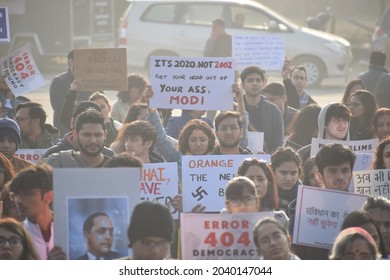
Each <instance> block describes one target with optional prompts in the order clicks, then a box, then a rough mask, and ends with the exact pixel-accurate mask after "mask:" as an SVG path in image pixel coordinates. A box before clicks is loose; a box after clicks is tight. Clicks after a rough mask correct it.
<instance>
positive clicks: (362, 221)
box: [341, 210, 387, 256]
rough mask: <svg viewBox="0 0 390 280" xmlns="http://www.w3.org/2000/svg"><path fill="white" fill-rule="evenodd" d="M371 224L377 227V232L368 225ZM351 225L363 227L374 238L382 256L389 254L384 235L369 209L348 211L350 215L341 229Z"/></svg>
mask: <svg viewBox="0 0 390 280" xmlns="http://www.w3.org/2000/svg"><path fill="white" fill-rule="evenodd" d="M370 225H372V226H373V227H374V228H375V230H376V232H370V231H369V229H368V228H367V227H369V226H370ZM350 227H361V228H363V229H365V230H366V231H367V232H368V233H369V234H370V235H371V236H372V238H373V239H374V241H375V243H376V244H377V247H378V249H379V251H380V253H381V254H382V256H386V255H387V253H386V247H385V245H384V243H383V237H382V234H381V231H380V229H379V226H378V224H377V223H376V222H375V221H374V219H373V218H372V217H371V216H370V214H369V213H368V212H367V211H364V210H356V211H352V212H350V213H348V215H347V216H346V217H345V219H344V221H343V223H342V225H341V230H343V229H346V228H350Z"/></svg>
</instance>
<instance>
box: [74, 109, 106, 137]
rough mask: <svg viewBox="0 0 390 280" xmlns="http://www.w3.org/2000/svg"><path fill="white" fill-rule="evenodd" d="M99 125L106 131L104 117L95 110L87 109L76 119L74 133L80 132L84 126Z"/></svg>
mask: <svg viewBox="0 0 390 280" xmlns="http://www.w3.org/2000/svg"><path fill="white" fill-rule="evenodd" d="M87 123H89V124H100V125H101V126H102V128H103V130H105V129H106V125H105V123H104V117H103V115H102V113H100V112H99V111H97V110H95V109H87V110H85V111H83V112H81V113H80V114H79V115H78V116H77V119H76V127H75V128H76V131H77V132H80V130H81V129H82V128H83V125H84V124H87Z"/></svg>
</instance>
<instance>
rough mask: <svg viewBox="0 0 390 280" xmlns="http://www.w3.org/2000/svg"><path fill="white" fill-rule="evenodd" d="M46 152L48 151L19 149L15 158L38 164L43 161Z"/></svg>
mask: <svg viewBox="0 0 390 280" xmlns="http://www.w3.org/2000/svg"><path fill="white" fill-rule="evenodd" d="M46 151H47V149H18V150H17V151H16V152H15V156H17V157H18V158H21V159H24V160H27V161H31V162H32V163H35V164H37V163H38V162H39V161H40V160H41V159H42V156H43V155H44V154H45V153H46Z"/></svg>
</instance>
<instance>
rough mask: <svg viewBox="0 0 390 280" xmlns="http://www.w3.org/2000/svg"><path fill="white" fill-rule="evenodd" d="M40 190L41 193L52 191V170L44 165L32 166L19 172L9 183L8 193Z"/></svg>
mask: <svg viewBox="0 0 390 280" xmlns="http://www.w3.org/2000/svg"><path fill="white" fill-rule="evenodd" d="M33 189H40V190H41V191H42V192H49V191H52V190H53V169H52V167H51V166H50V165H48V164H46V163H43V162H42V163H39V164H37V165H32V166H29V167H27V168H24V169H22V170H21V171H19V172H18V173H17V174H16V175H15V177H13V178H12V180H11V181H10V183H9V190H10V192H14V193H18V192H20V191H26V190H33Z"/></svg>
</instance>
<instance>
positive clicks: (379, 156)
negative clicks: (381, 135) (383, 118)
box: [372, 137, 390, 169]
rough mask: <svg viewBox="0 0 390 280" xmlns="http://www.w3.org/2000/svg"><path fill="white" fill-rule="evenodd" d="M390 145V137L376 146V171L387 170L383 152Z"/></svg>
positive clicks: (374, 160)
mask: <svg viewBox="0 0 390 280" xmlns="http://www.w3.org/2000/svg"><path fill="white" fill-rule="evenodd" d="M389 144H390V137H387V138H385V139H383V140H382V141H381V142H379V144H378V145H377V146H376V148H375V150H374V159H373V160H372V165H373V167H374V169H386V166H385V162H384V160H383V151H384V150H385V148H386V146H387V145H389Z"/></svg>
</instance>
